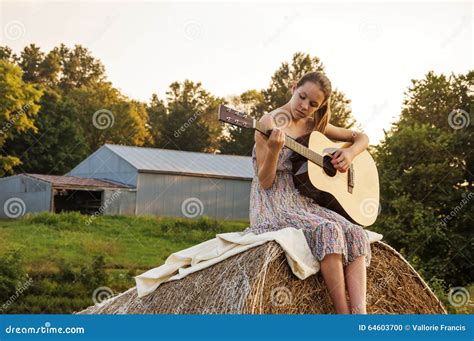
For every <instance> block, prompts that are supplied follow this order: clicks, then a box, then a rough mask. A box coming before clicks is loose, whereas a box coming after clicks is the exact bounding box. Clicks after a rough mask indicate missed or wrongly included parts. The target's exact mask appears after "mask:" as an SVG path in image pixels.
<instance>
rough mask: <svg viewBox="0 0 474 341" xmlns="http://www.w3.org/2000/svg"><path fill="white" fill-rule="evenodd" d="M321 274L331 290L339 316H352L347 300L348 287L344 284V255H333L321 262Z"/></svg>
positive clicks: (327, 256)
mask: <svg viewBox="0 0 474 341" xmlns="http://www.w3.org/2000/svg"><path fill="white" fill-rule="evenodd" d="M321 273H322V275H323V278H324V281H325V282H326V286H327V287H328V290H329V295H330V296H331V299H332V302H333V304H334V308H335V309H336V313H337V314H350V310H349V305H348V303H347V299H346V286H345V282H344V269H343V267H342V255H341V254H338V253H331V254H328V255H326V256H325V257H324V258H323V260H322V261H321Z"/></svg>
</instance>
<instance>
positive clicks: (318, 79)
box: [296, 71, 332, 133]
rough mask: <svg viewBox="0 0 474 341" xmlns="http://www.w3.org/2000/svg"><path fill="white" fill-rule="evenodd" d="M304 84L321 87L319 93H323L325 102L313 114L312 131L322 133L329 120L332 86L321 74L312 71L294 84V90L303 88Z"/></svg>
mask: <svg viewBox="0 0 474 341" xmlns="http://www.w3.org/2000/svg"><path fill="white" fill-rule="evenodd" d="M306 82H312V83H314V84H316V85H319V86H320V87H321V91H322V92H323V93H324V97H325V100H324V101H323V103H321V105H320V106H319V108H318V109H317V110H316V111H315V112H314V114H313V121H314V128H313V131H319V132H321V133H324V131H325V130H326V126H327V125H328V123H329V120H330V119H331V106H330V104H331V93H332V85H331V81H330V80H329V78H328V77H327V76H326V75H325V74H324V73H322V72H319V71H313V72H308V73H306V74H305V75H304V76H303V77H301V78H300V79H299V81H298V82H297V83H296V88H299V87H300V86H303V85H304V84H305V83H306Z"/></svg>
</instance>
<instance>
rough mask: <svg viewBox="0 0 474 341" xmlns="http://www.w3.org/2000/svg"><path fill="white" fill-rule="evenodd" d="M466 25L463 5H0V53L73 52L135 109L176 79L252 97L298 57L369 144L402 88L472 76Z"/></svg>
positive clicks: (394, 111) (396, 105) (398, 102)
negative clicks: (320, 72) (434, 77)
mask: <svg viewBox="0 0 474 341" xmlns="http://www.w3.org/2000/svg"><path fill="white" fill-rule="evenodd" d="M473 19H474V13H473V2H448V1H437V2H429V1H421V2H408V1H400V2H389V1H378V2H375V1H364V2H356V1H331V2H322V1H314V2H304V3H303V2H301V3H298V2H296V1H295V2H278V3H275V2H270V1H253V2H250V1H242V2H216V1H214V2H197V1H193V2H163V1H151V2H140V1H115V2H111V1H106V2H99V1H28V2H22V1H5V0H0V26H1V27H0V28H1V30H0V44H1V45H3V46H5V45H7V46H9V47H10V48H11V49H12V50H13V51H14V52H16V53H19V52H20V51H21V50H22V49H23V48H24V47H25V46H27V45H28V44H30V43H34V44H36V45H38V46H40V47H41V49H42V50H43V51H44V52H48V51H49V50H51V49H52V48H53V47H55V46H58V45H59V44H61V43H64V44H66V45H67V46H69V47H73V46H74V45H75V44H81V45H83V46H84V47H87V48H88V49H89V50H90V51H91V53H92V55H93V56H94V57H96V58H98V59H100V60H101V61H102V63H103V64H104V65H105V68H106V73H107V76H108V79H109V80H110V81H111V82H112V83H113V85H114V86H115V87H117V88H118V89H120V90H121V92H122V93H123V94H125V95H126V96H128V97H130V98H133V99H138V100H142V101H148V100H149V99H150V98H151V95H152V94H153V93H157V94H158V95H159V96H160V97H161V98H164V97H165V93H166V91H167V88H168V86H169V85H170V84H171V83H172V82H174V81H184V80H185V79H190V80H193V81H196V82H197V81H199V82H201V83H202V85H203V87H204V88H205V89H206V90H208V91H210V92H211V93H212V94H214V95H216V96H222V97H225V96H230V95H238V94H241V93H242V92H244V91H247V90H250V89H263V88H266V87H268V85H269V83H270V80H271V76H272V75H273V73H274V72H275V71H276V70H277V69H278V67H279V66H280V65H281V63H283V62H285V61H287V62H290V61H291V58H292V56H293V54H294V53H295V52H298V51H300V52H304V53H308V54H310V55H311V56H317V57H319V58H320V59H321V61H322V62H323V64H324V66H325V71H326V74H327V75H328V77H329V78H330V80H331V82H332V85H333V88H336V89H338V90H340V91H342V92H344V93H345V94H346V96H347V98H349V99H351V101H352V102H351V108H352V114H353V115H354V117H355V118H356V119H357V121H358V122H359V123H360V124H361V126H362V127H363V129H364V131H365V132H366V133H367V134H368V135H369V138H370V143H371V144H376V143H378V142H379V141H380V140H381V139H382V138H383V136H384V133H383V130H384V129H385V130H388V129H389V128H390V126H391V123H392V122H395V121H396V119H397V117H398V115H399V113H400V111H401V108H402V102H403V98H404V93H405V92H406V91H407V89H408V87H410V85H411V80H412V79H422V78H423V77H424V76H425V75H426V73H428V72H429V71H434V72H436V73H438V74H440V73H444V74H446V75H449V74H451V73H456V74H459V73H466V72H467V71H468V70H472V69H473V62H472V61H473V44H472V42H473V21H474V20H473ZM448 114H449V113H446V116H447V115H448Z"/></svg>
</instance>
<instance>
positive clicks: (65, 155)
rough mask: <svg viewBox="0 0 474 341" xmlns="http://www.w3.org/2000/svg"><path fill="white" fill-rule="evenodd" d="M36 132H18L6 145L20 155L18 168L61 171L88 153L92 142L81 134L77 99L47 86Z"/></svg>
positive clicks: (59, 172)
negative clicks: (73, 99) (20, 162)
mask: <svg viewBox="0 0 474 341" xmlns="http://www.w3.org/2000/svg"><path fill="white" fill-rule="evenodd" d="M39 105H40V110H39V112H38V115H37V118H36V120H35V126H36V128H37V131H36V133H23V134H19V135H17V136H16V137H15V138H13V139H12V140H11V141H8V143H7V144H6V145H5V149H6V150H8V152H9V153H11V154H13V155H15V156H17V157H18V158H20V157H21V160H22V161H23V164H22V165H21V166H18V167H17V169H16V170H17V171H20V172H28V173H44V174H58V175H62V174H64V173H67V172H69V171H70V170H71V169H72V168H73V167H74V166H76V165H77V164H78V163H79V162H81V161H82V160H83V159H84V158H85V157H87V154H88V152H89V151H90V150H89V146H88V145H87V144H86V143H85V141H84V139H83V138H82V135H83V130H82V127H81V125H80V124H78V122H77V117H78V112H77V108H76V106H75V105H74V103H71V102H70V101H68V100H67V98H66V100H64V99H63V98H62V97H61V95H60V94H59V93H57V92H56V91H54V90H52V89H49V88H46V89H45V90H44V94H43V96H42V97H41V100H40V102H39Z"/></svg>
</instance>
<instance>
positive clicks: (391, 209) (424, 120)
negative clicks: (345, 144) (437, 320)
mask: <svg viewBox="0 0 474 341" xmlns="http://www.w3.org/2000/svg"><path fill="white" fill-rule="evenodd" d="M472 79H473V72H469V73H467V74H466V75H458V76H454V75H453V76H451V77H449V78H447V77H445V76H444V75H440V76H436V75H435V74H434V73H432V72H430V73H428V74H427V75H426V77H425V78H424V79H422V80H414V81H412V87H411V88H409V89H408V91H407V92H406V96H405V100H404V107H403V110H402V113H401V116H400V120H399V121H398V122H397V123H396V124H394V126H393V127H392V129H391V130H390V131H389V132H387V133H386V134H385V138H384V140H383V141H382V142H381V144H380V145H379V146H377V148H376V160H377V164H378V170H379V175H380V186H381V205H382V214H381V215H380V216H379V219H378V221H377V223H376V225H375V228H376V229H377V230H379V231H380V232H381V233H383V234H384V239H385V240H387V241H388V242H389V243H390V244H391V245H393V246H394V247H396V248H398V249H400V250H401V252H402V254H404V255H405V257H406V258H407V259H408V260H409V261H410V262H411V263H412V264H413V265H414V266H415V267H417V268H418V270H419V271H420V272H421V273H422V274H423V275H424V276H425V277H426V278H427V279H428V280H430V281H436V280H437V279H441V280H443V281H445V282H446V283H448V284H449V285H453V286H459V285H461V286H462V285H465V284H468V283H471V282H472V281H473V279H474V276H473V273H474V272H473V269H472V263H471V262H470V261H469V260H470V259H472V257H473V256H474V254H473V248H472V246H473V245H472V242H473V239H472V230H471V226H472V220H473V218H474V216H473V210H472V202H473V200H472V199H474V194H473V193H472V186H473V182H472V173H473V172H472V168H469V167H472V161H470V160H472V152H473V151H472V147H471V143H472V125H469V124H466V123H464V126H463V127H459V126H456V125H454V124H453V119H452V118H453V115H451V113H452V112H453V111H454V112H455V113H457V112H458V111H456V110H461V111H460V113H461V115H464V114H463V112H465V113H467V112H468V110H469V105H470V103H471V101H470V99H469V96H468V91H469V84H472ZM464 116H465V115H464ZM464 118H465V119H466V120H467V122H468V120H469V116H465V117H464ZM458 123H459V121H458ZM453 127H455V128H453Z"/></svg>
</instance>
